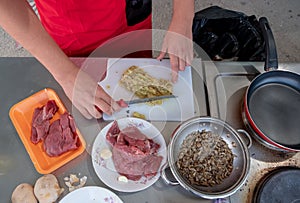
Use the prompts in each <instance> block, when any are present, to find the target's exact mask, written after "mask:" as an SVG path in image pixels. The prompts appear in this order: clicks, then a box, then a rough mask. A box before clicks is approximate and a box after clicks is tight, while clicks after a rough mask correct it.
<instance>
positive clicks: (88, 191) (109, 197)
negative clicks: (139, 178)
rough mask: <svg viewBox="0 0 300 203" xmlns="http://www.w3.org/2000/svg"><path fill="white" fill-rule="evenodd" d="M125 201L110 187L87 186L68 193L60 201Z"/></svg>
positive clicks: (109, 202) (119, 202)
mask: <svg viewBox="0 0 300 203" xmlns="http://www.w3.org/2000/svg"><path fill="white" fill-rule="evenodd" d="M83 202H84V203H96V202H97V203H99V202H101V203H106V202H107V203H123V201H122V200H121V199H120V198H119V197H118V196H117V195H116V194H115V193H113V192H111V191H110V190H108V189H105V188H102V187H96V186H87V187H83V188H79V189H77V190H74V191H73V192H71V193H69V194H67V195H66V196H65V197H64V198H63V199H62V200H61V201H60V202H59V203H83Z"/></svg>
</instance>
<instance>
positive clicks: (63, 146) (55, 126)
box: [43, 113, 79, 156]
mask: <svg viewBox="0 0 300 203" xmlns="http://www.w3.org/2000/svg"><path fill="white" fill-rule="evenodd" d="M74 128H75V123H74V120H73V118H72V116H71V115H69V114H68V113H64V114H62V115H61V116H60V119H58V120H56V121H54V122H53V123H52V124H51V125H50V129H49V134H48V135H47V136H46V138H45V139H44V145H43V146H44V150H45V152H46V153H47V154H48V155H49V156H59V155H61V154H63V153H65V152H67V151H70V150H74V149H77V148H78V147H79V142H78V135H77V133H76V128H75V131H74Z"/></svg>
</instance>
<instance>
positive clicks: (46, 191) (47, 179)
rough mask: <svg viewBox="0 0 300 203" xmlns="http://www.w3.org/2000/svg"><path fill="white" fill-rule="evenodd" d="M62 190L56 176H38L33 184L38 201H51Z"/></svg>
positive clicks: (44, 202)
mask: <svg viewBox="0 0 300 203" xmlns="http://www.w3.org/2000/svg"><path fill="white" fill-rule="evenodd" d="M63 191H64V189H63V188H60V186H59V184H58V181H57V179H56V177H55V176H54V175H52V174H47V175H44V176H42V177H40V178H39V179H38V180H37V181H36V183H35V185H34V194H35V196H36V198H37V199H38V200H39V203H53V202H56V200H57V199H58V198H59V196H60V195H61V194H62V192H63Z"/></svg>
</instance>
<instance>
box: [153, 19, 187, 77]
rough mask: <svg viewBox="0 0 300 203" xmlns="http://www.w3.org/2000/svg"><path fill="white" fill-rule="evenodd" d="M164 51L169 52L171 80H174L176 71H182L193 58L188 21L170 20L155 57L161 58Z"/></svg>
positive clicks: (164, 53)
mask: <svg viewBox="0 0 300 203" xmlns="http://www.w3.org/2000/svg"><path fill="white" fill-rule="evenodd" d="M166 53H168V54H169V58H170V63H171V69H172V82H176V81H177V79H178V71H184V70H185V67H186V66H190V65H191V62H192V60H193V41H192V27H191V25H190V23H184V22H178V21H175V20H172V22H171V24H170V27H169V30H168V32H167V33H166V35H165V38H164V42H163V46H162V50H161V53H160V55H159V56H158V57H157V59H158V60H162V59H163V58H164V56H165V55H166Z"/></svg>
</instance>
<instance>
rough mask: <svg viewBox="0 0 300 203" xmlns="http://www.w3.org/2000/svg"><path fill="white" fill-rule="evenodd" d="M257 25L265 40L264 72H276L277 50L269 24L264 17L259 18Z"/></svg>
mask: <svg viewBox="0 0 300 203" xmlns="http://www.w3.org/2000/svg"><path fill="white" fill-rule="evenodd" d="M259 25H260V27H261V30H262V34H263V37H264V40H265V53H266V60H265V71H269V70H276V69H278V59H277V50H276V44H275V39H274V36H273V33H272V30H271V27H270V24H269V22H268V20H267V18H266V17H261V18H260V19H259Z"/></svg>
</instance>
